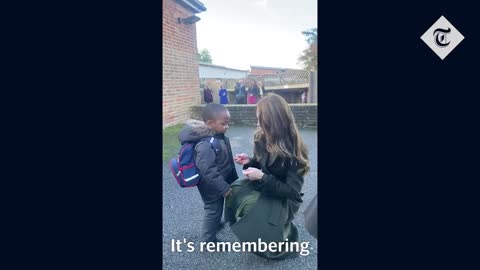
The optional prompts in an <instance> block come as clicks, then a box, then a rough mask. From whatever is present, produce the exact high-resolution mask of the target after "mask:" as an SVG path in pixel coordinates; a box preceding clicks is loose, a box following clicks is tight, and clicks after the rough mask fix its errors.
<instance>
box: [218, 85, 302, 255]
mask: <svg viewBox="0 0 480 270" xmlns="http://www.w3.org/2000/svg"><path fill="white" fill-rule="evenodd" d="M257 119H258V123H257V126H258V128H257V130H256V132H255V135H254V143H255V146H254V150H253V153H254V154H253V157H249V156H247V155H246V154H237V155H235V156H234V160H235V162H236V163H238V164H240V165H243V169H244V171H243V172H244V175H245V176H246V177H247V178H246V179H240V180H237V181H235V182H234V183H232V193H231V195H230V196H229V197H228V198H227V204H226V207H225V219H226V221H229V222H230V224H231V228H232V230H233V232H234V233H235V235H236V236H237V237H238V238H239V239H240V241H242V242H257V241H258V239H262V241H264V242H267V243H271V242H277V243H280V242H282V243H283V244H287V243H292V242H298V230H297V228H296V226H295V224H293V223H292V220H293V218H294V215H295V214H296V213H297V211H298V209H299V208H300V204H301V203H302V202H303V201H302V195H303V194H302V193H301V190H302V186H303V177H304V176H305V174H307V173H308V172H309V169H310V166H309V160H308V150H307V147H306V145H305V143H304V141H303V139H302V137H301V135H300V132H299V130H298V127H297V125H296V124H295V118H294V116H293V113H292V110H291V109H290V107H289V105H288V103H287V102H286V101H285V100H284V99H283V98H282V97H280V96H279V95H276V94H268V95H266V96H265V97H263V98H262V99H260V101H259V102H258V104H257ZM255 253H256V254H257V255H259V256H262V257H265V258H269V259H283V258H285V257H287V255H298V250H285V249H284V250H277V251H275V252H272V251H266V252H258V251H257V252H255Z"/></svg>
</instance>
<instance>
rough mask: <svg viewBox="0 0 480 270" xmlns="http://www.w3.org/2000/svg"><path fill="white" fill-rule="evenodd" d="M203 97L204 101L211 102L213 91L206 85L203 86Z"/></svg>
mask: <svg viewBox="0 0 480 270" xmlns="http://www.w3.org/2000/svg"><path fill="white" fill-rule="evenodd" d="M203 99H204V100H205V103H207V104H209V103H213V91H212V90H210V88H208V86H205V88H203Z"/></svg>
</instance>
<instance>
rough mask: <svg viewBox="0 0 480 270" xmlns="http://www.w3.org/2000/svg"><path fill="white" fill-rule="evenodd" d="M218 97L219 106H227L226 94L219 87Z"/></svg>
mask: <svg viewBox="0 0 480 270" xmlns="http://www.w3.org/2000/svg"><path fill="white" fill-rule="evenodd" d="M218 95H219V96H220V104H228V92H227V89H225V87H223V85H222V86H220V90H218Z"/></svg>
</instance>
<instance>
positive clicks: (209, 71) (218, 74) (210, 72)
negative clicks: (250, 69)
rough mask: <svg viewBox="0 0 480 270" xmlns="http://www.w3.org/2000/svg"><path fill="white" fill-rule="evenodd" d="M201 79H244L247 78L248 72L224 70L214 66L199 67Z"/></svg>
mask: <svg viewBox="0 0 480 270" xmlns="http://www.w3.org/2000/svg"><path fill="white" fill-rule="evenodd" d="M198 70H199V75H200V78H209V79H242V78H245V77H247V71H240V70H231V69H224V68H220V67H212V66H204V65H199V66H198Z"/></svg>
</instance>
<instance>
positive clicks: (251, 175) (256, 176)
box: [243, 167, 264, 181]
mask: <svg viewBox="0 0 480 270" xmlns="http://www.w3.org/2000/svg"><path fill="white" fill-rule="evenodd" d="M243 174H244V175H245V176H246V177H248V179H250V180H253V181H255V180H260V179H262V177H263V175H264V173H263V172H262V171H261V170H259V169H257V168H252V167H250V168H248V169H246V170H243Z"/></svg>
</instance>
